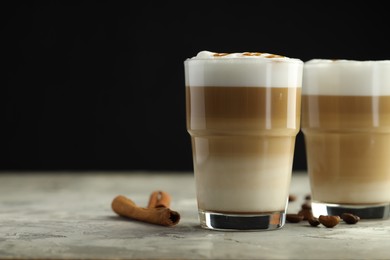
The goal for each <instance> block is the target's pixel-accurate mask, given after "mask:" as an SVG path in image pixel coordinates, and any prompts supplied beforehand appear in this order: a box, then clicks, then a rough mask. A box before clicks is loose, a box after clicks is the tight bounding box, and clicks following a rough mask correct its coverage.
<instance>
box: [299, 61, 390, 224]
mask: <svg viewBox="0 0 390 260" xmlns="http://www.w3.org/2000/svg"><path fill="white" fill-rule="evenodd" d="M302 131H303V133H304V137H305V143H306V151H307V163H308V173H309V177H310V185H311V195H312V211H313V214H314V216H319V215H341V214H343V213H352V214H355V215H358V216H359V217H360V218H363V219H370V218H371V219H384V218H388V217H389V208H390V61H385V60H383V61H354V60H326V59H315V60H310V61H307V62H306V63H305V66H304V74H303V86H302Z"/></svg>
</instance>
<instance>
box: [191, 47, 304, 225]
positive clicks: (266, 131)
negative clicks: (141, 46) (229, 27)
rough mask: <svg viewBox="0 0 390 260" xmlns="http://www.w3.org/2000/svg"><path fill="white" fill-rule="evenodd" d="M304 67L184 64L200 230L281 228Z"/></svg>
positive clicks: (278, 60)
mask: <svg viewBox="0 0 390 260" xmlns="http://www.w3.org/2000/svg"><path fill="white" fill-rule="evenodd" d="M302 67H303V62H302V61H300V60H297V59H292V58H287V57H282V56H279V55H272V54H267V53H249V52H248V53H231V54H224V53H213V52H207V51H203V52H200V53H198V55H197V56H196V57H194V58H192V59H188V60H186V61H185V75H186V106H187V107H186V111H187V129H188V132H189V133H190V135H191V140H192V150H193V161H194V172H195V181H196V191H197V201H198V208H199V214H200V219H201V224H202V226H203V227H206V228H212V229H273V228H278V227H281V226H282V225H283V224H284V213H285V211H286V205H287V198H288V193H289V185H290V178H291V171H292V163H293V154H294V145H295V137H296V135H297V133H298V131H299V129H300V109H301V107H300V104H301V81H302ZM221 216H222V217H223V218H219V217H221ZM235 216H236V218H235ZM258 216H259V219H256V217H258ZM262 216H265V217H266V218H267V221H268V222H267V224H265V225H263V224H262V223H261V222H264V220H261V217H262ZM271 218H272V219H271ZM210 219H211V220H210ZM221 219H223V221H222V220H221ZM229 219H230V220H231V221H230V222H231V223H229ZM270 219H271V220H270ZM254 221H258V223H257V222H256V223H255V222H254ZM270 221H271V222H272V221H273V222H272V224H270V223H269V222H270ZM252 222H254V223H252ZM232 223H236V224H232ZM237 223H238V224H237Z"/></svg>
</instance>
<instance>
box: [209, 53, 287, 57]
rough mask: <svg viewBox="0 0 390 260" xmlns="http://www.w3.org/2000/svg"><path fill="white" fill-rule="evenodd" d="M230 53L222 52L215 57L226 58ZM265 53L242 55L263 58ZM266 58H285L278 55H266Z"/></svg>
mask: <svg viewBox="0 0 390 260" xmlns="http://www.w3.org/2000/svg"><path fill="white" fill-rule="evenodd" d="M229 54H230V53H226V52H221V53H214V54H213V56H214V57H223V56H226V55H229ZM263 54H264V53H262V52H244V53H243V54H242V55H243V56H261V55H263ZM264 58H284V56H281V55H277V54H268V53H267V54H266V55H264Z"/></svg>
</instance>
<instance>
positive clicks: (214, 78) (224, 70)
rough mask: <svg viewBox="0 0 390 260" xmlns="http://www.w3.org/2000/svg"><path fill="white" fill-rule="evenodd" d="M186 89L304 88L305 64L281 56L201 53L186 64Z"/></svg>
mask: <svg viewBox="0 0 390 260" xmlns="http://www.w3.org/2000/svg"><path fill="white" fill-rule="evenodd" d="M184 64H185V73H186V86H190V87H199V86H214V87H217V86H223V87H229V86H232V87H240V86H243V87H273V88H279V87H283V88H286V87H295V88H296V87H301V85H302V77H301V75H302V70H303V62H302V61H301V60H299V59H293V58H288V57H284V56H280V55H275V54H269V53H259V52H242V53H215V52H209V51H201V52H199V53H198V55H197V56H195V57H193V58H191V59H187V60H186V61H185V62H184Z"/></svg>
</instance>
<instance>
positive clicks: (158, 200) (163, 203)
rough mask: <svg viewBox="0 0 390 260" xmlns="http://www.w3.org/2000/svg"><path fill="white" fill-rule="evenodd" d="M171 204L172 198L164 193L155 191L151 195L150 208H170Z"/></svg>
mask: <svg viewBox="0 0 390 260" xmlns="http://www.w3.org/2000/svg"><path fill="white" fill-rule="evenodd" d="M170 204H171V196H170V195H169V194H168V193H166V192H164V191H154V192H152V194H151V195H150V198H149V203H148V208H159V207H165V208H169V206H170Z"/></svg>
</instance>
